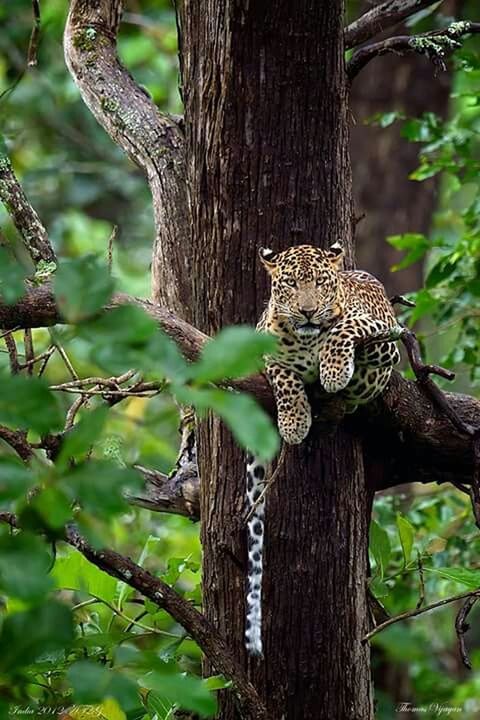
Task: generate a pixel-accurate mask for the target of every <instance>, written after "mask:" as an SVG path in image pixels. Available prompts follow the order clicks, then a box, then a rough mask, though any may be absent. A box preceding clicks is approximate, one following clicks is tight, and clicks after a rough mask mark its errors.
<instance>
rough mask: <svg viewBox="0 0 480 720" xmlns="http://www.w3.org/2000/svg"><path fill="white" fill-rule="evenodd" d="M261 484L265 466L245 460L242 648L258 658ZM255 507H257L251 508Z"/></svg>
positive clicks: (263, 509) (260, 612)
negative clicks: (245, 586)
mask: <svg viewBox="0 0 480 720" xmlns="http://www.w3.org/2000/svg"><path fill="white" fill-rule="evenodd" d="M264 482H265V465H264V464H263V463H262V462H261V461H260V460H258V458H255V457H253V456H252V455H248V457H247V505H248V513H249V514H250V513H251V515H250V516H249V519H248V590H247V617H246V625H245V646H246V648H247V650H248V652H249V654H250V655H260V656H261V655H262V654H263V653H262V573H263V534H264V524H263V518H264V514H265V500H264V499H262V500H260V502H258V500H259V498H260V496H261V493H262V490H263V487H264ZM255 503H258V504H257V505H256V506H255ZM252 508H254V510H253V512H252Z"/></svg>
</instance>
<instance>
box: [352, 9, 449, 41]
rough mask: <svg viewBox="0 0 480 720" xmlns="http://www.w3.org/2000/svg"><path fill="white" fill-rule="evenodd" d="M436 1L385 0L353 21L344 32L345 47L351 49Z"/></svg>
mask: <svg viewBox="0 0 480 720" xmlns="http://www.w3.org/2000/svg"><path fill="white" fill-rule="evenodd" d="M437 1H438V0H386V2H383V3H380V5H376V6H375V7H373V8H372V9H371V10H369V11H368V12H366V13H364V14H363V15H361V16H360V17H359V18H357V20H354V21H353V22H352V23H350V25H347V27H346V28H345V30H344V39H345V47H346V48H347V49H348V48H353V47H355V46H356V45H360V44H361V43H363V42H365V41H366V40H370V38H372V37H375V35H378V34H379V33H381V32H382V31H383V30H386V29H387V28H390V27H393V26H394V25H396V24H397V23H399V22H402V20H405V19H406V18H408V17H410V15H414V14H415V13H416V12H418V11H419V10H423V8H426V7H429V6H430V5H434V4H435V3H436V2H437Z"/></svg>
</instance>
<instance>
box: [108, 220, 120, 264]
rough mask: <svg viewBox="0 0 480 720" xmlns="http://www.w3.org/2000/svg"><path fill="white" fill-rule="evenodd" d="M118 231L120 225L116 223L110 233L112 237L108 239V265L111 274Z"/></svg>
mask: <svg viewBox="0 0 480 720" xmlns="http://www.w3.org/2000/svg"><path fill="white" fill-rule="evenodd" d="M117 232H118V225H114V226H113V228H112V232H111V233H110V237H109V239H108V256H107V265H108V272H109V273H110V275H111V274H112V265H113V244H114V242H115V240H116V239H117Z"/></svg>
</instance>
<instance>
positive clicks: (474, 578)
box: [425, 567, 480, 590]
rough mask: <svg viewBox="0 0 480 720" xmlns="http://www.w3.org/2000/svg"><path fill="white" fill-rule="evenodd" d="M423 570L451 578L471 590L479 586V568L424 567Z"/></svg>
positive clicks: (447, 578)
mask: <svg viewBox="0 0 480 720" xmlns="http://www.w3.org/2000/svg"><path fill="white" fill-rule="evenodd" d="M425 570H428V572H431V573H434V574H435V575H439V576H440V577H442V578H445V579H446V580H452V581H453V582H456V583H459V584H460V585H465V586H466V587H468V588H470V589H471V590H477V589H478V588H480V570H471V569H470V568H460V567H426V568H425Z"/></svg>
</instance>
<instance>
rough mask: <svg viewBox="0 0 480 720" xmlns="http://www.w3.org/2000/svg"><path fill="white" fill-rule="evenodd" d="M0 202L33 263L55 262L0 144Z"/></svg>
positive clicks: (44, 232)
mask: <svg viewBox="0 0 480 720" xmlns="http://www.w3.org/2000/svg"><path fill="white" fill-rule="evenodd" d="M0 202H2V203H3V205H4V206H5V208H6V210H7V212H8V214H9V215H10V217H11V218H12V222H13V224H14V225H15V228H16V229H17V231H18V233H19V234H20V236H21V238H22V240H23V243H24V245H25V247H26V248H27V250H28V252H29V253H30V255H31V257H32V259H33V261H34V262H35V263H38V262H39V261H40V260H44V261H45V262H55V253H54V251H53V248H52V246H51V245H50V240H49V239H48V233H47V231H46V229H45V227H44V226H43V224H42V221H41V220H40V218H39V217H38V215H37V213H36V211H35V210H34V209H33V207H32V206H31V205H30V203H29V201H28V199H27V196H26V195H25V193H24V191H23V188H22V186H21V185H20V183H19V182H18V180H17V178H16V176H15V173H14V171H13V167H12V163H11V162H10V158H9V157H8V156H7V155H6V153H5V152H4V150H2V145H1V143H0Z"/></svg>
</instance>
